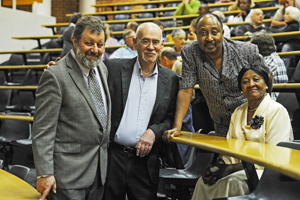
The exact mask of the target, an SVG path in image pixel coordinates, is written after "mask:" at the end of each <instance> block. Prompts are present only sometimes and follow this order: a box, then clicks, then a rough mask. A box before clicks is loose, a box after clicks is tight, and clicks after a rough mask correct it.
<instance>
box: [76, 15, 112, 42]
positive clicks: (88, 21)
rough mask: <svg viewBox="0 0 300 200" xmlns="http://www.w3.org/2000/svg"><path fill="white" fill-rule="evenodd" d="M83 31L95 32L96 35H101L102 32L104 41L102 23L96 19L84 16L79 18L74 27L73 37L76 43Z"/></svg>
mask: <svg viewBox="0 0 300 200" xmlns="http://www.w3.org/2000/svg"><path fill="white" fill-rule="evenodd" d="M85 29H88V30H90V31H91V33H94V32H97V33H98V34H101V33H102V31H104V35H105V41H106V38H107V33H106V29H105V26H104V24H103V22H102V21H101V20H100V19H99V18H97V17H94V16H89V15H86V16H83V17H81V18H80V19H79V20H78V22H77V24H76V26H75V29H74V32H73V35H74V37H75V41H76V43H79V40H80V39H81V37H82V33H83V31H84V30H85Z"/></svg>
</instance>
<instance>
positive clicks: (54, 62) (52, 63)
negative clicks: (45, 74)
mask: <svg viewBox="0 0 300 200" xmlns="http://www.w3.org/2000/svg"><path fill="white" fill-rule="evenodd" d="M60 59H61V58H60V57H57V58H56V60H55V61H50V62H48V64H47V65H46V68H45V69H44V71H45V70H47V69H48V68H49V67H50V66H51V65H55V64H56V63H57V62H58V61H59V60H60Z"/></svg>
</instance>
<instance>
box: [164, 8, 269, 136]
mask: <svg viewBox="0 0 300 200" xmlns="http://www.w3.org/2000/svg"><path fill="white" fill-rule="evenodd" d="M196 27H197V38H198V40H197V41H192V42H190V43H188V44H187V45H185V46H184V47H183V49H182V52H181V54H182V79H181V81H180V91H179V93H178V97H177V108H176V116H175V121H174V126H173V129H171V130H168V131H166V132H165V133H164V137H163V139H165V140H169V138H170V137H173V136H178V135H180V130H181V124H182V120H183V118H184V116H185V114H186V112H187V109H188V106H189V104H190V100H191V97H192V92H193V88H194V86H195V85H196V84H199V86H200V89H201V91H202V93H203V95H204V97H205V99H206V102H207V105H208V108H209V112H210V115H211V117H212V119H213V120H214V127H215V132H216V135H219V136H224V137H225V136H226V134H227V131H228V128H229V123H230V117H231V114H232V113H233V111H234V110H235V108H236V107H238V106H239V105H241V104H243V103H245V102H246V101H247V99H246V98H245V97H244V96H243V95H242V94H241V92H240V91H239V89H238V83H237V76H238V73H239V71H240V70H241V68H242V67H243V66H245V65H247V64H249V63H251V64H253V63H258V64H259V62H263V60H262V59H263V58H262V57H261V56H260V55H259V51H258V48H257V46H256V45H253V44H250V43H246V42H239V41H232V40H229V39H226V38H224V37H223V33H224V31H223V28H222V27H223V26H222V22H221V20H220V18H219V17H218V16H216V15H214V14H211V13H208V14H205V15H202V16H201V17H200V18H199V19H198V22H197V26H196ZM269 89H270V88H269ZM195 123H197V122H195Z"/></svg>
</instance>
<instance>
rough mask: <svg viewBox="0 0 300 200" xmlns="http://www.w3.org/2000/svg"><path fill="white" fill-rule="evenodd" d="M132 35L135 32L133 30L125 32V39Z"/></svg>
mask: <svg viewBox="0 0 300 200" xmlns="http://www.w3.org/2000/svg"><path fill="white" fill-rule="evenodd" d="M130 33H134V31H133V30H131V29H130V30H127V31H125V32H124V33H123V39H124V40H126V39H127V36H128V35H129V34H130Z"/></svg>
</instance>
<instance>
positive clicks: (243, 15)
mask: <svg viewBox="0 0 300 200" xmlns="http://www.w3.org/2000/svg"><path fill="white" fill-rule="evenodd" d="M239 7H240V9H241V12H240V13H239V14H238V15H237V16H234V15H230V16H229V17H228V20H227V22H228V23H237V22H250V21H251V18H250V16H251V11H252V10H251V0H239Z"/></svg>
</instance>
